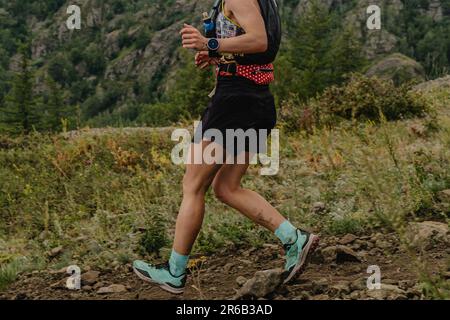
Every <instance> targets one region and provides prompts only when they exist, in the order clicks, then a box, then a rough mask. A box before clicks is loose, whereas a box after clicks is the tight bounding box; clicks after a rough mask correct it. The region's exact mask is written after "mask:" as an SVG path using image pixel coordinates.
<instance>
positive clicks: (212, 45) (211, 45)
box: [208, 39, 219, 51]
mask: <svg viewBox="0 0 450 320" xmlns="http://www.w3.org/2000/svg"><path fill="white" fill-rule="evenodd" d="M208 49H210V50H213V51H216V50H217V49H219V41H218V40H217V39H209V40H208Z"/></svg>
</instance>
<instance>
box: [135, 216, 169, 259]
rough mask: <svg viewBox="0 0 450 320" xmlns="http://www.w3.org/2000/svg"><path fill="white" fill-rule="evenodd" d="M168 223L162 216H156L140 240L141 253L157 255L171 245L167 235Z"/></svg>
mask: <svg viewBox="0 0 450 320" xmlns="http://www.w3.org/2000/svg"><path fill="white" fill-rule="evenodd" d="M166 230H167V226H166V221H165V220H164V218H163V217H162V216H161V215H155V216H154V217H153V219H151V220H150V221H149V222H148V229H147V230H145V232H144V233H143V234H142V236H141V238H140V240H139V247H140V251H141V253H142V254H143V255H145V254H156V255H157V256H159V251H160V250H161V249H162V248H163V247H165V246H167V245H168V244H169V240H168V238H167V234H166Z"/></svg>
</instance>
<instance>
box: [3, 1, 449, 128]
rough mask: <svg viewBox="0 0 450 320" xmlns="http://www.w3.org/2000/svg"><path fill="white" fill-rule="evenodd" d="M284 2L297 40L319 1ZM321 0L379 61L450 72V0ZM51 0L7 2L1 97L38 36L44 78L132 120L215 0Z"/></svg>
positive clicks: (98, 109)
mask: <svg viewBox="0 0 450 320" xmlns="http://www.w3.org/2000/svg"><path fill="white" fill-rule="evenodd" d="M279 2H280V7H281V9H282V14H283V16H284V21H285V25H286V29H285V30H286V33H287V34H286V39H287V40H288V39H289V31H290V30H292V29H293V28H295V25H296V22H297V21H298V20H299V19H301V17H302V14H304V12H305V9H306V8H307V6H308V5H309V4H310V2H311V1H310V0H289V1H288V0H280V1H279ZM319 2H320V3H322V4H324V5H326V6H327V7H329V9H330V11H331V12H332V13H334V14H336V15H337V16H338V17H339V18H338V20H339V21H340V23H341V24H342V25H343V26H346V27H349V28H350V29H352V31H353V33H354V35H355V37H357V38H358V39H359V40H360V41H361V43H362V48H363V50H364V53H365V55H366V56H367V57H368V58H369V59H370V60H371V61H372V60H376V62H378V60H379V59H380V58H382V57H384V56H386V55H388V54H391V53H396V52H399V51H400V52H401V53H403V54H405V55H407V56H409V57H411V58H413V59H415V60H418V61H419V62H420V63H421V64H422V65H423V67H424V68H425V72H426V75H427V76H428V77H435V76H438V75H441V74H442V73H445V71H446V70H448V67H449V63H448V62H449V60H450V57H448V56H447V55H448V48H449V47H450V40H449V38H448V33H447V35H445V33H446V32H445V30H448V20H449V17H450V1H449V0H428V1H410V0H408V1H402V0H375V1H374V0H370V1H369V0H361V1H353V0H320V1H319ZM47 3H48V4H47V5H46V6H44V5H42V4H40V1H36V0H34V1H27V2H26V3H24V2H23V1H18V0H17V1H16V0H15V1H5V0H0V26H1V29H3V30H1V31H0V39H1V45H0V52H1V53H3V55H2V58H1V59H0V71H1V70H2V69H4V70H3V71H4V72H2V75H0V102H1V98H2V97H3V96H4V95H5V94H6V92H7V91H8V85H7V83H8V79H10V78H11V77H12V74H11V73H12V71H14V70H15V69H17V66H18V61H19V56H20V55H19V53H18V42H19V41H23V42H27V41H29V43H30V51H31V52H30V54H31V58H32V62H33V66H34V68H35V70H36V76H37V82H38V84H41V85H42V84H43V83H44V78H45V76H46V75H47V74H50V75H51V76H52V78H54V79H55V80H56V81H57V82H58V83H59V84H60V85H61V86H62V88H63V90H65V96H66V99H67V100H68V103H69V104H70V105H72V106H77V105H78V106H80V109H81V113H82V115H83V118H84V119H92V118H96V117H98V116H99V115H100V114H102V113H105V112H111V111H114V112H115V113H117V114H119V115H120V118H121V119H129V120H132V119H134V118H136V116H137V114H138V113H139V108H140V107H139V106H141V105H142V104H153V103H155V102H157V101H158V100H159V99H160V98H161V96H163V95H164V93H165V92H167V90H168V89H169V88H170V87H171V85H172V82H171V81H170V79H173V76H174V74H175V73H176V72H177V71H178V69H179V68H180V66H182V65H183V63H184V61H185V58H182V57H180V54H179V51H178V47H179V35H178V30H179V29H180V27H181V25H182V23H183V22H190V23H192V24H196V25H199V23H200V20H201V19H200V17H201V13H202V12H203V11H207V10H209V7H210V5H211V1H207V0H171V1H167V0H152V1H143V0H134V1H125V0H108V1H107V0H77V1H64V0H53V1H47ZM71 4H76V5H79V6H80V7H81V18H82V29H81V30H73V31H70V30H68V29H67V27H66V24H65V22H66V19H67V17H68V14H67V13H66V9H67V7H68V5H71ZM371 4H377V5H379V6H380V7H381V8H382V18H383V25H382V30H380V31H378V30H373V31H369V30H367V28H366V19H367V13H366V9H367V7H368V6H369V5H371ZM445 27H446V28H447V29H445ZM286 42H287V41H286ZM437 42H438V45H437V44H436V43H437ZM0 55H1V54H0ZM419 69H420V67H419ZM41 89H42V86H41ZM38 91H39V86H38ZM94 123H95V122H94ZM97 124H99V123H97Z"/></svg>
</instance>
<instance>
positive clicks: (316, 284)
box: [311, 278, 328, 295]
mask: <svg viewBox="0 0 450 320" xmlns="http://www.w3.org/2000/svg"><path fill="white" fill-rule="evenodd" d="M327 288H328V279H327V278H320V279H318V280H313V281H312V283H311V292H312V293H313V294H314V295H317V294H321V293H324V292H325V291H326V290H327Z"/></svg>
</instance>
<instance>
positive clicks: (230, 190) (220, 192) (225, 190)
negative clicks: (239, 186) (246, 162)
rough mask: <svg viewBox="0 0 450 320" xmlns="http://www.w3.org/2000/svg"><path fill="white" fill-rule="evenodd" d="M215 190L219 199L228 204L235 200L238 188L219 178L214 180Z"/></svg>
mask: <svg viewBox="0 0 450 320" xmlns="http://www.w3.org/2000/svg"><path fill="white" fill-rule="evenodd" d="M213 190H214V194H215V196H216V198H217V199H218V200H219V201H221V202H223V203H225V204H228V203H230V202H231V201H232V200H233V197H234V192H235V191H236V188H234V187H233V186H231V185H229V184H227V183H224V182H222V181H220V180H219V181H214V183H213Z"/></svg>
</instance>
